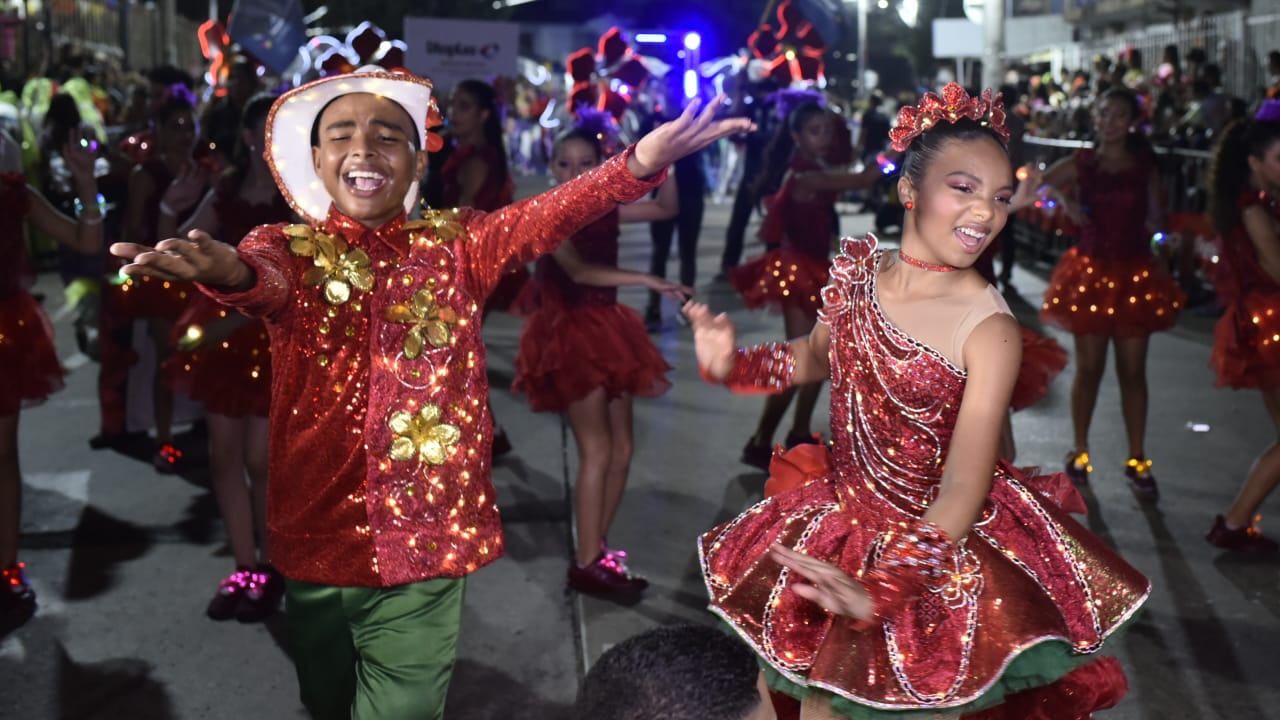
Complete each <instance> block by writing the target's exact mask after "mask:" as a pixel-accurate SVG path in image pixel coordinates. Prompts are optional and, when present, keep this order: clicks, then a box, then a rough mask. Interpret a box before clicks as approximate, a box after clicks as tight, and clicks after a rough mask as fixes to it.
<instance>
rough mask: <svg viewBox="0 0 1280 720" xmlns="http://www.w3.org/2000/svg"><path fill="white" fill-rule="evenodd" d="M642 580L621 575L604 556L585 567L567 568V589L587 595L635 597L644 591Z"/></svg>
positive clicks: (573, 566)
mask: <svg viewBox="0 0 1280 720" xmlns="http://www.w3.org/2000/svg"><path fill="white" fill-rule="evenodd" d="M642 583H644V581H643V580H640V579H638V578H633V577H630V576H627V575H623V574H622V573H620V572H618V570H617V566H616V565H615V564H614V563H612V562H609V561H607V560H606V559H605V556H604V555H601V556H600V557H598V558H596V559H595V560H594V561H593V562H591V563H588V564H587V565H576V564H575V565H570V566H569V587H570V588H572V589H573V590H575V591H577V592H580V593H586V594H588V595H599V596H602V597H607V598H628V597H635V596H637V595H639V593H640V592H641V591H642V590H644V587H645V585H647V583H644V584H642Z"/></svg>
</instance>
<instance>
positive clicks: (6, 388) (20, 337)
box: [0, 291, 66, 416]
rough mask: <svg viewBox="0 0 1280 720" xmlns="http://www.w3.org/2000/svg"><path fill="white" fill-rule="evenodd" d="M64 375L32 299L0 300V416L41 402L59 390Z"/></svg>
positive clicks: (48, 327)
mask: <svg viewBox="0 0 1280 720" xmlns="http://www.w3.org/2000/svg"><path fill="white" fill-rule="evenodd" d="M65 374H66V371H64V370H63V369H62V363H60V362H59V361H58V355H57V353H55V352H54V350H53V327H52V326H51V325H50V324H49V318H48V317H46V316H45V314H44V311H43V310H41V309H40V305H39V303H37V302H36V300H35V298H33V297H31V295H30V294H28V293H26V292H23V291H19V292H18V293H17V294H15V295H12V296H10V297H7V298H3V299H0V416H9V415H16V414H17V413H18V410H20V409H21V408H23V407H24V406H30V405H37V404H39V403H42V402H44V401H45V400H46V399H48V397H49V396H50V395H52V394H53V393H55V392H57V391H58V390H61V389H62V378H63V376H64V375H65Z"/></svg>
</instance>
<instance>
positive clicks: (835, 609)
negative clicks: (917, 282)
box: [769, 545, 875, 621]
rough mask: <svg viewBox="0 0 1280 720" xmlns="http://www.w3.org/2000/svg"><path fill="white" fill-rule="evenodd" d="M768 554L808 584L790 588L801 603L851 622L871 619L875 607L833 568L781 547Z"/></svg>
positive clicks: (856, 583) (838, 569)
mask: <svg viewBox="0 0 1280 720" xmlns="http://www.w3.org/2000/svg"><path fill="white" fill-rule="evenodd" d="M769 554H770V556H771V557H773V559H774V560H776V561H777V562H778V564H780V565H782V566H784V567H788V568H791V571H792V572H794V573H796V574H798V575H800V576H801V577H803V578H804V579H805V580H808V581H809V583H810V584H809V585H802V584H800V583H796V584H794V585H792V586H791V589H792V590H794V591H795V593H796V594H797V595H799V596H800V597H802V598H804V599H805V600H808V601H810V602H814V603H817V604H818V605H819V606H821V607H822V608H823V609H824V610H826V611H827V612H831V613H835V614H837V615H844V616H846V617H851V618H853V619H854V620H860V621H865V620H870V619H872V618H873V617H874V616H875V607H873V605H872V602H871V596H870V595H868V594H867V591H866V589H865V588H863V587H862V585H860V584H859V583H858V581H856V580H854V579H853V578H851V577H849V575H848V574H847V573H845V571H843V570H841V569H840V568H838V567H836V566H835V565H832V564H831V563H827V562H823V561H821V560H815V559H814V558H811V557H809V556H808V555H802V554H801V553H798V552H796V551H795V550H791V549H790V548H786V547H783V546H781V545H774V546H773V547H771V548H769Z"/></svg>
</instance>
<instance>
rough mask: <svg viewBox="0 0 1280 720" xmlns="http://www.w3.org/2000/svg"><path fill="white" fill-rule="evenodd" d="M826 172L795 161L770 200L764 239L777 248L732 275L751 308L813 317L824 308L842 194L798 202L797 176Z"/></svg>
mask: <svg viewBox="0 0 1280 720" xmlns="http://www.w3.org/2000/svg"><path fill="white" fill-rule="evenodd" d="M821 170H823V167H822V165H820V164H819V163H816V162H814V161H812V160H806V159H804V158H799V157H797V158H795V159H793V160H792V161H791V168H790V171H789V172H788V173H787V177H786V179H784V180H783V181H782V187H781V188H779V189H778V192H776V193H774V194H773V195H772V196H770V197H769V198H768V199H767V200H765V216H764V224H763V225H761V227H760V239H761V240H763V241H764V242H765V243H766V244H769V245H777V246H778V247H777V249H775V250H770V251H769V252H766V253H765V254H763V255H760V256H758V257H755V258H753V259H751V260H748V261H747V262H746V263H743V264H742V265H739V266H738V267H736V268H734V269H733V270H731V271H730V272H729V282H730V283H732V284H733V287H734V289H735V290H737V291H738V293H739V294H740V295H742V299H743V301H744V302H745V303H746V305H747V307H749V308H762V307H775V308H779V309H781V308H784V307H800V308H803V309H804V310H805V312H807V313H810V314H814V313H817V312H818V308H819V307H821V306H822V301H821V299H820V297H819V296H820V294H821V291H822V286H823V285H825V284H826V283H827V259H828V258H829V257H830V254H831V241H832V238H833V237H834V236H835V234H836V229H835V228H833V227H831V208H832V206H834V205H835V202H836V198H837V197H839V193H835V192H829V191H828V192H815V193H813V194H812V197H810V198H809V199H807V200H801V199H798V198H796V197H795V185H796V180H795V178H796V175H797V174H798V173H804V172H817V171H821Z"/></svg>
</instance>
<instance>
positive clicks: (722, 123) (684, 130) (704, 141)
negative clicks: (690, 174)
mask: <svg viewBox="0 0 1280 720" xmlns="http://www.w3.org/2000/svg"><path fill="white" fill-rule="evenodd" d="M723 102H724V96H723V95H720V96H717V97H716V98H715V99H713V100H712V101H711V102H709V103H706V105H705V107H704V106H703V103H702V101H701V100H700V99H698V98H695V99H693V100H691V101H690V102H689V105H688V106H686V107H685V109H684V112H682V113H680V117H678V118H676V119H675V120H672V121H671V122H669V123H666V124H664V125H659V126H658V127H657V128H655V129H654V130H653V132H651V133H649V134H648V135H645V136H644V137H643V138H641V139H640V142H638V143H636V149H635V152H633V153H632V154H631V157H630V159H629V160H628V161H627V169H628V170H630V171H631V174H632V175H634V176H636V177H638V178H646V177H649V176H651V175H653V174H655V173H658V172H660V171H661V170H662V169H663V168H665V167H666V166H668V165H670V164H671V163H673V162H675V161H676V160H679V159H680V158H682V157H684V156H685V155H688V154H690V153H694V152H697V151H699V150H701V149H702V148H704V147H706V146H708V145H710V144H711V143H713V142H715V141H716V140H719V139H720V138H722V137H728V136H730V135H734V134H737V133H742V132H750V131H752V130H754V129H755V123H753V122H752V121H751V119H750V118H729V119H726V120H716V111H717V110H718V109H719V107H720V105H721V104H723ZM699 110H701V112H699Z"/></svg>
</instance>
